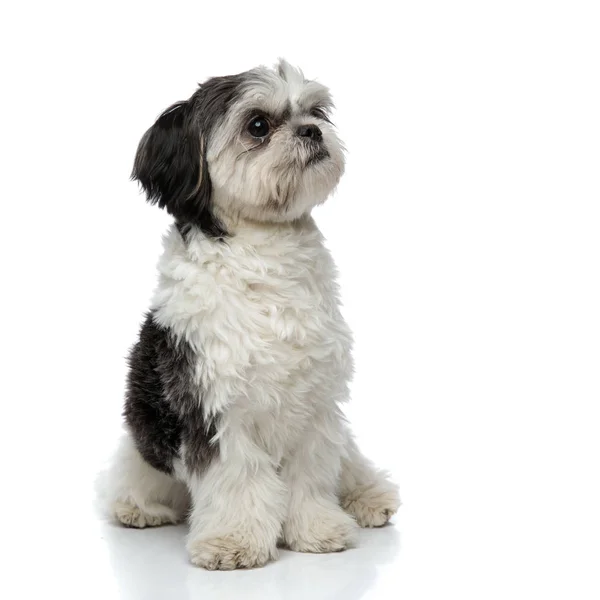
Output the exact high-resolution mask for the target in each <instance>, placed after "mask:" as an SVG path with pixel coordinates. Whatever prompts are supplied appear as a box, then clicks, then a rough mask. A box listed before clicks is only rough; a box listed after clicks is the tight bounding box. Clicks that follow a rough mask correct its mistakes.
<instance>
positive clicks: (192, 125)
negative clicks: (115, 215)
mask: <svg viewBox="0 0 600 600" xmlns="http://www.w3.org/2000/svg"><path fill="white" fill-rule="evenodd" d="M131 177H132V179H135V180H137V181H139V182H140V184H141V186H142V188H143V189H144V191H145V192H146V197H147V200H148V202H150V203H152V204H158V206H159V207H160V208H164V209H166V210H167V212H169V213H170V214H172V215H173V216H174V217H175V219H176V221H177V222H179V223H181V224H187V223H192V224H196V225H198V226H200V227H201V228H202V229H203V230H204V231H205V232H206V233H208V234H210V235H214V236H215V237H221V236H222V235H223V233H224V232H223V231H222V230H221V228H220V227H219V226H218V223H217V222H216V221H215V219H214V218H213V217H212V215H211V212H210V201H211V195H212V184H211V181H210V175H209V172H208V164H207V162H206V141H205V137H204V135H203V132H202V131H201V130H200V126H199V124H198V121H197V119H196V118H195V116H194V113H193V107H192V103H191V102H190V101H186V102H178V103H177V104H174V105H173V106H171V107H170V108H168V109H167V110H165V111H164V112H163V113H162V115H161V116H160V117H159V118H158V119H157V120H156V122H155V123H154V125H153V126H152V127H150V129H148V131H147V132H146V133H145V134H144V137H143V138H142V140H141V141H140V144H139V146H138V150H137V154H136V157H135V162H134V166H133V172H132V174H131Z"/></svg>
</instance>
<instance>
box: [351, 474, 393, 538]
mask: <svg viewBox="0 0 600 600" xmlns="http://www.w3.org/2000/svg"><path fill="white" fill-rule="evenodd" d="M340 503H341V505H342V508H343V509H344V510H345V511H347V512H348V513H350V514H351V515H352V516H353V517H354V518H355V519H356V522H357V523H358V524H359V525H360V526H361V527H381V526H383V525H385V524H386V523H387V522H388V521H389V520H390V518H391V516H392V515H393V514H394V513H395V512H396V511H397V510H398V508H399V507H400V496H399V495H398V488H397V487H396V486H395V485H394V484H393V483H391V482H390V481H387V480H383V479H382V480H381V481H378V482H376V483H373V484H371V485H363V486H359V487H357V488H355V489H354V490H352V491H351V492H350V493H348V494H347V495H346V496H344V497H343V498H342V499H341V501H340Z"/></svg>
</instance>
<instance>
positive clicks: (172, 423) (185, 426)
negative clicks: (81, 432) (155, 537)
mask: <svg viewBox="0 0 600 600" xmlns="http://www.w3.org/2000/svg"><path fill="white" fill-rule="evenodd" d="M196 360H198V358H197V356H196V354H195V353H194V352H193V350H192V349H191V348H190V347H189V346H188V345H187V344H186V343H185V342H178V341H177V340H176V339H175V338H174V336H173V335H172V334H171V333H170V332H169V331H168V330H167V329H164V328H162V327H160V326H159V325H157V324H156V323H155V322H154V320H153V318H152V313H151V312H150V313H148V314H147V316H146V321H145V322H144V324H143V325H142V327H141V330H140V335H139V339H138V341H137V343H136V344H135V345H134V347H133V348H132V350H131V353H130V356H129V375H128V382H127V393H126V398H125V411H124V416H125V420H126V422H127V425H128V426H129V429H130V431H131V434H132V436H133V439H134V441H135V443H136V446H137V448H138V450H139V451H140V454H141V455H142V457H143V458H144V460H146V461H147V462H148V463H149V464H150V465H152V466H153V467H154V468H155V469H158V470H159V471H163V472H165V473H169V474H172V473H173V461H174V460H175V459H176V458H183V459H184V460H185V464H186V466H187V467H188V468H189V469H192V470H202V469H203V468H205V467H206V466H207V465H208V464H209V463H210V461H211V460H212V459H213V458H214V457H215V456H216V455H217V453H218V446H217V445H215V444H212V443H211V439H212V438H213V437H214V436H215V434H216V427H215V424H214V423H210V425H208V426H207V425H206V423H205V422H204V418H203V415H202V409H201V404H200V402H201V390H199V389H198V387H197V386H196V385H195V384H194V381H193V370H194V367H195V362H196ZM182 444H184V445H185V456H184V457H182V456H181V455H180V449H181V445H182Z"/></svg>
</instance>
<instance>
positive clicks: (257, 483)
mask: <svg viewBox="0 0 600 600" xmlns="http://www.w3.org/2000/svg"><path fill="white" fill-rule="evenodd" d="M332 108H333V103H332V100H331V96H330V93H329V90H328V89H327V88H326V87H325V86H324V85H322V84H320V83H318V82H316V81H312V80H307V79H305V77H304V75H303V73H302V72H301V71H300V70H299V69H296V68H294V67H292V66H291V65H290V64H288V63H287V62H285V61H283V60H281V61H280V62H279V63H278V64H277V65H276V66H275V68H273V69H270V68H266V67H258V68H255V69H252V70H250V71H247V72H244V73H241V74H238V75H232V76H226V77H215V78H211V79H208V80H207V81H206V82H205V83H203V84H201V85H200V86H199V88H198V89H197V91H196V92H195V93H194V94H193V95H192V96H191V98H190V99H189V100H187V101H184V102H178V103H176V104H174V105H173V106H171V107H170V108H168V109H167V110H165V111H164V112H163V113H162V114H161V115H160V117H159V118H158V119H157V120H156V122H155V123H154V125H153V126H152V127H151V128H150V129H149V130H148V131H147V132H146V133H145V135H144V136H143V138H142V140H141V142H140V144H139V147H138V150H137V154H136V157H135V163H134V168H133V174H132V178H133V179H135V180H137V181H138V182H139V183H140V184H141V187H142V188H143V190H144V191H145V193H146V196H147V199H148V201H149V202H150V203H152V204H158V206H159V207H161V208H164V209H165V210H167V212H168V213H170V214H171V215H172V216H173V218H174V223H173V225H172V226H171V227H170V230H169V231H168V233H167V234H166V236H165V238H164V252H163V254H162V257H161V258H160V261H159V265H158V270H159V282H158V286H157V289H156V291H155V293H154V298H153V301H152V304H151V309H150V311H149V312H148V313H147V315H146V317H145V321H144V322H143V324H142V326H141V330H140V332H139V339H138V341H137V343H136V344H135V345H134V346H133V348H132V349H131V352H130V356H129V372H128V380H127V390H126V398H125V409H124V418H125V426H126V433H125V435H124V437H123V439H122V441H121V444H120V447H119V449H118V451H117V453H116V456H115V458H114V462H113V463H112V465H111V467H110V470H109V473H108V482H107V486H108V496H109V500H110V511H111V514H112V515H113V516H114V517H115V518H116V519H117V520H118V521H120V522H121V523H122V524H124V525H126V526H129V527H148V526H158V525H163V524H168V523H178V522H180V521H183V520H185V519H188V521H189V526H190V531H189V537H188V541H187V550H188V552H189V556H190V560H191V562H192V563H193V564H195V565H197V566H200V567H204V568H205V569H221V570H229V569H236V568H250V567H259V566H262V565H264V564H265V563H267V562H268V561H270V560H272V559H275V558H276V557H277V548H278V546H281V545H283V546H285V547H287V548H289V549H291V550H294V551H299V552H337V551H340V550H344V549H345V548H348V547H350V546H351V545H352V544H353V542H354V539H355V532H356V528H357V527H358V526H361V527H379V526H382V525H384V524H386V523H387V522H388V520H389V519H390V517H391V515H393V514H394V513H395V512H396V510H397V509H398V507H399V505H400V502H399V496H398V490H397V487H396V486H395V485H394V484H393V483H392V482H390V481H389V479H388V477H387V474H386V473H385V472H383V471H380V470H378V469H377V468H375V467H374V466H373V464H372V463H371V462H370V461H369V460H367V459H366V458H365V457H364V456H363V455H362V454H361V452H360V451H359V449H358V448H357V445H356V443H355V441H354V439H353V437H352V435H351V432H350V430H349V427H348V424H347V422H346V420H345V419H344V416H343V413H342V411H341V405H342V404H343V403H344V402H345V401H346V400H347V399H348V395H349V391H348V384H349V381H350V379H351V375H352V371H353V366H352V358H351V346H352V335H351V332H350V329H349V327H348V325H347V324H346V322H345V321H344V319H343V317H342V315H341V312H340V300H339V288H338V285H337V283H336V268H335V265H334V263H333V260H332V258H331V256H330V254H329V252H328V251H327V249H326V248H325V246H324V240H323V236H322V235H321V233H320V231H319V229H318V228H317V226H316V224H315V222H314V220H313V219H312V217H311V214H310V213H311V209H313V208H314V207H315V206H317V205H319V204H321V203H323V202H324V201H325V200H326V198H327V197H328V196H329V195H330V194H331V192H332V191H333V190H334V189H335V187H336V185H337V184H338V182H339V180H340V177H341V176H342V173H343V171H344V147H343V145H342V143H341V141H340V140H339V138H338V136H337V133H336V130H335V128H334V126H333V124H332V122H331V111H332Z"/></svg>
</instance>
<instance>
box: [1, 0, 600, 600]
mask: <svg viewBox="0 0 600 600" xmlns="http://www.w3.org/2000/svg"><path fill="white" fill-rule="evenodd" d="M1 10H2V14H1V15H0V23H1V25H0V28H1V31H0V44H1V48H0V50H1V56H2V59H1V60H2V77H1V82H0V85H1V88H2V91H1V94H0V103H1V109H2V110H1V118H2V125H1V129H0V132H1V135H0V138H1V146H0V152H1V157H0V158H1V161H0V164H1V186H0V190H1V201H0V202H1V205H0V208H1V211H2V212H1V215H2V218H1V221H0V227H1V229H0V231H1V235H0V244H1V253H0V257H1V258H0V261H1V273H2V279H1V281H2V283H1V289H2V294H1V296H0V298H1V302H2V306H1V309H2V310H1V313H0V314H1V315H2V328H1V335H0V340H1V341H0V344H1V352H2V356H1V365H2V395H3V398H2V406H3V411H2V415H3V417H2V434H1V435H0V443H1V444H2V453H1V456H2V475H3V477H2V494H1V498H2V507H3V508H2V534H1V539H2V548H3V553H4V556H5V558H4V559H3V561H2V562H3V569H2V570H3V573H4V575H3V576H2V578H1V579H0V595H2V596H3V597H6V598H36V597H41V596H43V597H45V598H47V597H53V596H54V595H56V596H57V597H58V596H60V597H62V598H68V599H70V598H90V599H95V598H122V599H136V600H148V599H150V600H152V599H155V598H156V599H162V598H174V599H180V598H181V599H183V600H187V599H188V598H189V599H192V598H210V599H212V598H261V599H263V598H286V599H287V598H289V599H292V600H293V599H296V598H310V599H317V600H320V599H337V598H344V599H352V600H358V599H359V598H364V599H377V600H386V599H388V598H390V599H392V598H402V599H406V600H412V599H421V598H424V599H428V598H431V599H434V598H454V597H456V598H462V599H471V598H473V599H481V598H486V599H494V598H518V599H520V598H523V599H531V598H545V599H547V598H577V599H578V600H585V599H588V598H589V599H592V598H594V599H597V598H598V597H599V594H600V539H599V534H600V519H599V511H600V480H599V477H600V468H599V466H600V465H599V462H600V461H599V458H600V447H599V446H600V444H599V435H598V433H599V429H600V410H599V408H598V403H599V400H600V376H599V359H600V310H599V309H600V281H599V267H600V264H599V263H600V236H599V229H600V174H599V165H600V162H599V161H600V41H599V40H600V35H599V31H600V14H599V8H598V4H597V3H596V2H591V1H590V2H582V1H576V0H569V1H562V2H560V1H552V0H545V1H538V2H536V1H533V0H518V1H516V0H503V1H501V2H500V1H498V2H491V1H488V2H483V1H470V2H469V1H464V0H462V1H457V2H446V1H443V0H439V1H432V0H419V1H414V2H394V3H392V2H390V3H384V2H378V1H370V2H367V3H365V4H364V5H359V4H355V3H352V2H345V3H343V2H325V1H321V2H310V1H302V2H298V3H292V2H284V1H283V0H280V1H279V2H261V1H257V2H245V3H234V2H227V1H221V2H216V1H215V2H210V3H207V2H201V1H200V0H198V1H196V2H188V3H180V2H176V1H169V2H163V3H155V2H150V1H146V2H136V3H133V2H126V1H123V2H108V1H104V2H64V1H63V2H61V1H53V2H18V3H17V2H13V3H6V4H5V5H3V8H2V9H1ZM280 55H281V56H285V57H286V58H287V59H288V60H290V61H291V62H292V63H295V64H298V65H300V66H301V67H302V68H303V69H304V71H305V74H306V75H307V76H308V77H317V78H318V79H319V80H321V81H322V82H324V83H326V84H327V85H329V86H330V87H331V89H332V91H333V94H334V97H335V99H336V101H337V106H338V110H337V114H336V117H335V121H336V123H337V125H338V128H339V130H340V134H341V136H342V137H343V138H344V139H345V141H346V144H347V146H348V150H349V155H348V165H347V173H346V175H345V177H344V179H343V181H342V183H341V185H340V186H339V189H338V192H337V194H336V195H335V197H334V198H333V199H332V200H330V201H329V202H328V204H327V205H326V206H325V207H323V208H321V209H319V210H318V211H317V212H316V218H317V220H318V222H319V224H320V225H321V227H322V229H323V231H324V232H325V234H326V237H327V238H328V240H329V246H330V248H331V249H332V251H333V253H334V255H335V258H336V260H337V262H338V265H339V268H340V271H341V282H342V288H343V296H344V300H345V309H344V312H345V315H346V317H347V319H348V321H349V322H350V324H351V325H352V327H353V329H354V332H355V336H356V378H355V383H354V386H353V401H352V404H351V405H350V406H349V408H348V415H349V418H350V419H351V421H352V423H353V426H354V429H355V431H356V433H357V435H358V438H359V441H360V443H361V445H362V447H363V448H364V450H365V452H366V453H368V454H369V455H370V456H371V457H372V458H373V459H374V460H375V461H376V462H377V463H378V464H380V465H382V466H385V467H387V468H388V469H390V471H391V472H392V474H393V477H394V479H395V480H397V481H398V482H399V483H400V486H401V493H402V497H403V502H404V506H403V507H402V508H401V509H400V512H399V513H398V515H397V516H396V517H395V519H394V526H393V527H387V528H385V529H383V530H380V531H372V532H365V533H364V534H363V535H362V536H361V538H360V545H359V548H358V549H356V550H352V551H348V552H346V553H342V554H338V555H332V556H308V555H296V554H292V553H288V552H286V553H284V554H283V555H282V559H281V560H280V561H279V562H278V563H275V564H272V565H269V566H268V567H266V568H264V569H262V570H257V571H248V572H237V573H206V572H204V571H201V570H199V569H195V568H193V567H191V566H189V565H188V563H187V559H186V556H185V550H184V540H183V538H184V536H185V528H184V527H179V528H163V529H162V530H153V531H143V532H137V531H129V530H124V529H118V528H116V527H112V526H110V525H107V524H104V523H102V522H101V521H100V520H99V519H98V517H97V516H95V513H94V509H93V507H92V499H93V493H92V486H93V481H94V478H95V474H96V472H97V470H98V469H99V468H100V466H101V465H102V463H103V461H104V460H105V458H106V457H107V456H108V455H109V454H110V451H111V449H112V448H113V446H114V443H115V440H116V437H117V435H118V431H119V427H120V411H121V405H122V397H123V386H124V378H125V361H124V357H125V356H126V353H127V350H128V348H129V346H130V345H131V344H132V343H133V341H134V340H135V336H136V333H137V330H138V326H139V323H140V320H141V317H142V313H143V311H144V310H145V309H146V308H147V306H148V301H149V298H150V295H151V292H152V289H153V286H154V282H155V264H156V260H157V257H158V254H159V252H160V241H161V234H162V232H164V230H165V228H166V227H167V224H168V222H169V217H168V216H167V215H165V214H162V213H161V212H160V211H159V210H157V209H156V208H154V207H150V206H147V205H145V203H144V201H143V198H142V196H141V195H140V194H139V192H138V190H137V188H136V185H135V184H133V183H131V182H130V181H129V180H128V177H129V173H130V169H131V166H132V161H133V156H134V152H135V149H136V145H137V142H138V140H139V138H140V136H141V135H142V133H143V132H144V131H145V129H146V128H147V127H148V126H150V125H151V123H152V121H153V119H154V118H155V117H156V116H157V114H158V113H160V112H161V111H162V110H163V109H164V108H166V107H167V106H168V105H169V104H171V103H172V102H174V101H176V100H180V99H184V98H187V97H188V96H189V95H191V94H192V93H193V91H194V89H195V85H196V82H198V81H202V80H203V79H204V78H206V77H207V76H210V75H222V74H230V73H234V72H239V71H243V70H246V69H248V68H251V67H253V66H255V65H257V64H260V63H267V64H270V63H273V62H274V61H275V59H276V58H277V57H278V56H280Z"/></svg>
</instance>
